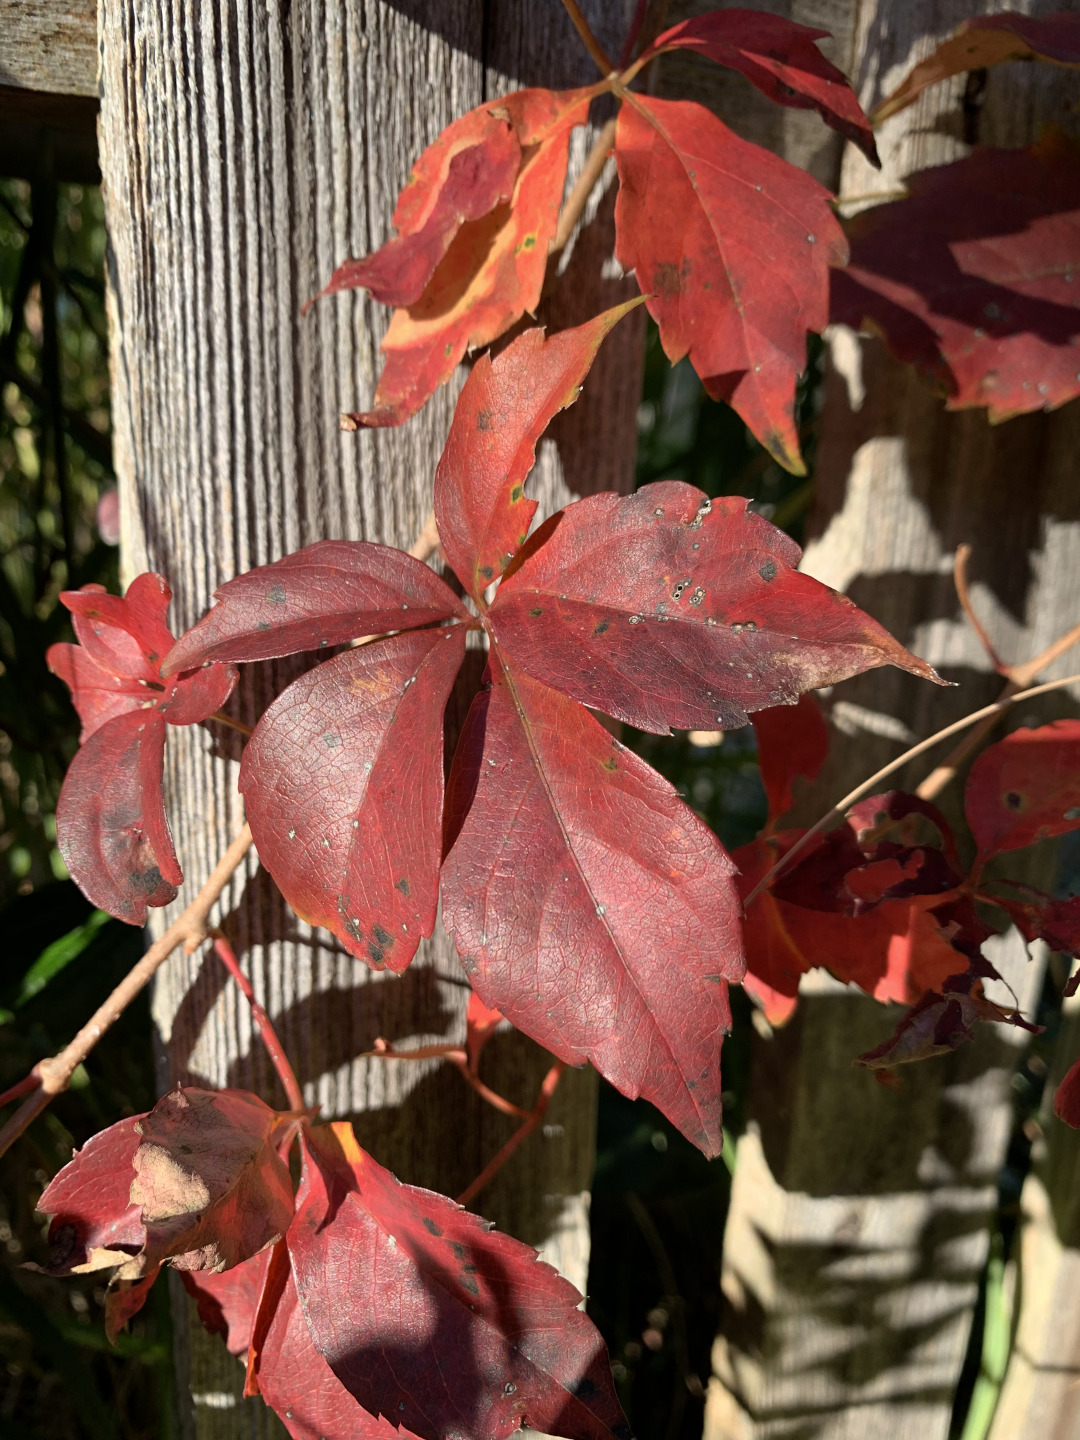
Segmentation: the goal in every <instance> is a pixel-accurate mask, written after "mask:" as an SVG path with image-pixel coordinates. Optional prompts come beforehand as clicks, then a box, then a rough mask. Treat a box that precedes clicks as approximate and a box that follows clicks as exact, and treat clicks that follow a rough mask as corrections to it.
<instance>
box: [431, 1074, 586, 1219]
mask: <svg viewBox="0 0 1080 1440" xmlns="http://www.w3.org/2000/svg"><path fill="white" fill-rule="evenodd" d="M565 1069H566V1066H565V1065H564V1064H563V1062H562V1061H561V1060H556V1062H555V1064H554V1065H552V1067H551V1069H550V1070H549V1071H548V1073H547V1074H546V1075H545V1076H544V1081H543V1084H542V1085H541V1086H540V1094H539V1095H538V1096H537V1097H536V1104H535V1105H534V1106H533V1108H532V1111H531V1112H530V1114H529V1116H528V1118H527V1119H526V1120H525V1121H524V1122H523V1123H522V1124H521V1125H519V1126H518V1128H517V1129H516V1130H515V1131H514V1133H513V1135H511V1136H510V1139H509V1140H507V1142H506V1144H505V1145H504V1146H503V1147H502V1149H501V1150H500V1151H499V1153H498V1154H497V1155H495V1156H494V1157H493V1158H492V1159H491V1160H489V1161H488V1163H487V1164H486V1165H485V1166H484V1168H483V1170H481V1171H480V1174H479V1175H478V1176H477V1177H476V1179H475V1180H474V1181H473V1182H472V1184H471V1185H467V1186H466V1187H465V1189H464V1190H463V1191H462V1192H461V1194H460V1195H459V1196H458V1197H457V1203H458V1204H459V1205H468V1204H469V1202H470V1201H471V1200H475V1198H476V1197H477V1195H479V1194H480V1191H481V1190H483V1188H484V1187H485V1185H487V1184H488V1182H489V1181H491V1180H492V1179H494V1177H495V1176H496V1175H497V1174H498V1173H499V1171H500V1170H501V1169H502V1167H503V1166H504V1165H505V1164H506V1162H507V1161H508V1160H509V1159H510V1156H511V1155H513V1153H514V1151H515V1150H516V1149H517V1148H518V1146H519V1145H520V1144H521V1142H522V1141H523V1140H525V1139H527V1138H528V1137H529V1136H530V1135H531V1134H532V1132H533V1131H534V1130H535V1129H536V1127H537V1126H538V1125H539V1124H540V1122H541V1120H543V1118H544V1116H545V1115H546V1114H547V1108H548V1106H549V1105H550V1104H551V1097H552V1096H553V1095H554V1094H555V1091H556V1090H557V1089H558V1087H559V1081H560V1080H561V1079H562V1074H563V1071H564V1070H565Z"/></svg>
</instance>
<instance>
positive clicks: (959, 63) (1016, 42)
mask: <svg viewBox="0 0 1080 1440" xmlns="http://www.w3.org/2000/svg"><path fill="white" fill-rule="evenodd" d="M1006 60H1048V61H1050V62H1051V63H1052V64H1054V65H1071V66H1078V65H1080V15H1075V14H1066V13H1061V14H1057V15H1038V16H1036V15H1023V14H1021V13H1020V12H1019V11H1017V10H1005V11H1002V12H1001V13H1000V14H999V15H980V16H978V17H977V18H975V19H971V20H965V21H963V23H962V24H961V25H960V27H959V29H958V30H957V31H956V33H955V35H951V36H950V37H949V39H948V40H944V41H943V42H942V43H941V44H940V45H939V46H938V47H937V49H936V50H935V51H934V52H933V53H932V54H931V55H928V56H927V57H926V59H925V60H920V61H919V63H918V64H917V65H916V66H915V67H914V69H913V70H911V71H910V72H909V73H908V74H907V75H906V76H905V77H904V79H903V80H902V81H901V82H900V84H899V85H898V86H897V87H896V89H895V90H894V91H893V92H892V94H891V95H888V96H886V98H885V99H884V100H883V101H882V102H881V104H880V105H879V106H878V107H877V109H876V110H875V111H874V114H873V116H872V117H871V118H872V119H873V122H874V124H875V125H880V124H881V122H882V121H883V120H888V119H889V117H890V116H892V115H896V114H898V113H899V112H900V111H901V110H905V109H906V108H907V107H908V106H909V105H911V104H913V102H914V101H915V100H917V99H918V97H919V96H920V95H921V94H922V92H923V91H924V90H925V89H927V87H928V86H930V85H936V84H937V83H938V82H939V81H941V80H947V79H948V78H949V76H950V75H960V74H963V72H964V71H966V70H985V69H986V68H987V67H988V66H990V65H1001V64H1002V63H1003V62H1004V61H1006Z"/></svg>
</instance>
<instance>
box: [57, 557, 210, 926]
mask: <svg viewBox="0 0 1080 1440" xmlns="http://www.w3.org/2000/svg"><path fill="white" fill-rule="evenodd" d="M60 598H61V600H62V601H63V603H64V604H65V605H66V606H67V608H68V609H69V610H70V611H71V614H72V624H73V626H74V629H75V635H76V639H77V640H78V642H79V643H78V644H77V645H68V644H59V645H53V646H52V647H51V648H50V649H49V652H48V656H47V659H48V664H49V668H50V669H51V670H52V671H53V672H54V673H55V674H57V675H59V676H60V678H61V679H62V680H63V681H64V682H65V683H66V684H67V685H68V687H69V688H70V690H71V697H72V701H73V702H74V705H75V708H76V710H77V711H78V712H79V717H80V719H81V720H82V734H81V737H80V738H81V741H82V748H81V749H80V750H79V751H78V752H77V754H76V755H75V758H74V760H73V761H72V763H71V765H70V767H69V769H68V772H67V775H66V776H65V779H64V785H63V788H62V790H61V793H60V801H59V804H58V805H57V810H56V833H57V844H58V846H59V849H60V853H61V855H62V856H63V858H64V863H65V864H66V865H67V868H68V871H69V873H70V874H71V877H72V879H73V880H74V881H75V882H76V884H77V885H78V886H79V888H80V889H81V890H82V892H83V893H84V894H85V895H86V896H87V897H88V898H89V899H90V900H92V901H93V902H94V904H95V905H97V906H98V907H99V908H100V909H102V910H107V911H108V912H109V914H110V915H114V916H116V918H117V919H119V920H126V921H128V922H129V923H130V924H133V925H142V924H145V922H146V912H147V906H149V905H167V904H168V903H169V902H170V901H171V900H173V899H175V897H176V893H177V890H176V887H177V886H178V885H179V884H180V883H181V881H182V880H183V875H182V873H181V870H180V866H179V864H178V863H177V859H176V852H175V850H174V849H173V843H172V836H171V834H170V832H169V822H168V818H167V817H166V814H165V797H164V792H163V789H162V774H163V768H164V753H165V721H168V722H169V723H170V724H173V725H190V724H194V723H195V722H196V721H199V720H204V719H205V718H206V717H207V716H208V715H212V714H213V713H214V711H215V710H218V709H220V708H221V706H222V705H223V704H224V703H225V701H226V700H227V699H228V697H229V695H230V693H231V692H232V689H233V686H234V685H235V684H236V671H235V670H234V669H233V668H232V667H231V666H228V665H212V666H209V667H207V668H206V669H200V670H196V671H193V672H191V673H187V674H176V675H174V676H173V678H171V679H169V680H166V679H164V678H163V676H162V674H161V662H162V659H163V657H164V655H165V653H166V651H167V650H169V649H170V648H171V646H172V643H173V637H172V635H171V634H170V633H169V629H168V626H167V625H166V623H165V616H166V614H167V613H168V608H169V601H170V600H171V598H172V592H171V591H170V589H169V587H168V585H167V584H166V583H165V581H164V579H163V578H162V577H161V576H160V575H155V574H146V575H139V576H136V578H135V579H134V580H133V581H132V582H131V584H130V586H129V587H128V590H127V594H126V595H124V596H123V598H121V597H120V596H117V595H108V594H106V592H105V591H104V589H103V588H102V587H101V586H100V585H87V586H84V587H83V589H81V590H68V591H64V592H63V593H62V594H61V596H60Z"/></svg>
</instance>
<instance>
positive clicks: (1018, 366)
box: [832, 134, 1080, 420]
mask: <svg viewBox="0 0 1080 1440" xmlns="http://www.w3.org/2000/svg"><path fill="white" fill-rule="evenodd" d="M908 184H909V191H910V197H909V198H908V199H906V200H898V201H896V202H894V203H893V204H889V205H879V206H877V207H875V208H874V209H873V210H868V211H866V212H864V213H863V214H862V215H860V216H858V217H857V218H856V219H855V220H854V221H853V222H852V225H851V236H852V258H851V264H850V266H849V267H848V269H847V270H846V271H845V272H844V273H843V274H842V275H835V276H834V277H833V299H832V318H833V320H834V321H841V322H843V323H844V324H846V325H851V326H853V327H854V328H856V329H857V328H859V327H861V326H866V325H869V326H870V327H871V328H872V329H873V330H874V331H875V332H876V333H878V334H881V335H882V336H883V337H884V338H885V340H886V343H887V344H888V346H889V348H890V349H891V350H892V351H893V353H894V354H895V355H897V356H898V357H899V358H900V359H901V360H906V361H909V362H910V363H912V364H914V365H915V366H917V368H918V369H919V371H920V372H921V373H922V374H923V376H924V377H925V378H926V379H927V380H928V381H929V382H930V383H931V384H933V385H934V386H936V387H937V388H938V389H940V390H942V391H944V393H945V394H946V396H947V404H948V408H949V409H950V410H960V409H966V408H969V407H971V406H976V405H979V406H986V408H987V410H988V412H989V415H990V419H991V420H1005V419H1008V418H1009V416H1011V415H1017V414H1021V413H1023V412H1025V411H1029V410H1043V409H1045V410H1052V409H1054V408H1055V407H1056V406H1058V405H1063V404H1064V403H1065V401H1067V400H1071V399H1072V397H1073V396H1074V395H1076V394H1080V380H1078V366H1077V362H1076V346H1077V345H1078V344H1080V310H1078V309H1077V305H1076V299H1075V295H1074V291H1075V289H1076V286H1075V284H1074V283H1073V275H1074V273H1075V272H1076V270H1077V268H1078V267H1077V257H1078V255H1080V151H1078V148H1077V145H1076V143H1075V142H1074V141H1072V140H1069V139H1067V138H1066V137H1065V136H1063V135H1061V134H1048V135H1047V136H1046V137H1045V138H1044V139H1043V140H1042V141H1040V142H1039V144H1038V145H1036V146H1034V147H1033V148H1032V149H1030V150H989V149H986V150H977V151H975V152H974V153H973V154H971V155H969V156H967V157H966V158H965V159H963V160H957V161H955V162H954V163H953V164H951V165H941V166H938V167H936V168H934V169H931V170H923V171H921V172H920V173H919V174H917V175H915V176H913V177H912V178H911V180H910V181H909V182H908Z"/></svg>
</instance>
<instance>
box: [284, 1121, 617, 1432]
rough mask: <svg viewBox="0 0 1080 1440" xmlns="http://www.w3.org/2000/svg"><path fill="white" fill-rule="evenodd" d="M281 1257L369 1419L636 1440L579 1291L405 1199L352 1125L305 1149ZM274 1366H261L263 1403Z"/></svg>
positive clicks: (434, 1198)
mask: <svg viewBox="0 0 1080 1440" xmlns="http://www.w3.org/2000/svg"><path fill="white" fill-rule="evenodd" d="M286 1243H287V1246H288V1250H289V1256H290V1259H291V1262H292V1275H293V1278H294V1280H295V1283H296V1289H297V1292H298V1294H299V1299H300V1306H301V1308H302V1311H303V1316H304V1319H305V1321H306V1323H307V1328H308V1330H309V1331H310V1334H311V1337H312V1339H313V1340H314V1343H315V1346H316V1348H317V1349H318V1350H319V1352H320V1353H321V1354H322V1356H323V1357H324V1358H325V1359H326V1361H327V1363H328V1364H329V1366H330V1368H331V1369H332V1370H333V1372H334V1374H335V1375H336V1376H337V1377H338V1379H339V1380H340V1381H341V1383H342V1385H344V1387H345V1388H346V1390H348V1392H349V1393H350V1394H351V1395H352V1396H354V1397H355V1399H356V1400H357V1401H358V1402H359V1403H360V1404H361V1405H362V1406H363V1407H364V1409H365V1410H367V1411H368V1412H369V1413H371V1414H372V1415H376V1416H382V1417H384V1418H385V1419H386V1420H387V1421H389V1422H390V1423H391V1424H392V1425H401V1426H405V1427H407V1428H408V1430H409V1431H411V1432H412V1433H414V1434H415V1435H418V1436H420V1437H421V1440H443V1437H445V1436H447V1435H454V1436H459V1437H462V1440H506V1437H508V1436H509V1435H511V1434H513V1432H514V1431H515V1430H517V1429H518V1428H519V1427H520V1426H521V1425H522V1424H523V1423H524V1424H526V1425H529V1426H530V1427H531V1428H532V1429H534V1430H542V1431H547V1432H548V1433H552V1434H556V1435H565V1436H569V1437H571V1440H610V1437H612V1436H614V1437H615V1440H628V1437H629V1431H628V1429H627V1427H626V1424H625V1421H624V1419H623V1416H622V1412H621V1410H620V1408H619V1403H618V1401H617V1399H616V1398H615V1391H614V1387H613V1384H612V1380H611V1372H610V1369H609V1366H608V1360H607V1354H606V1351H605V1349H604V1342H603V1341H602V1340H601V1338H600V1335H599V1334H598V1332H597V1331H596V1329H595V1327H594V1326H593V1324H592V1322H591V1321H590V1320H589V1319H587V1318H586V1316H585V1315H584V1314H583V1313H582V1312H581V1311H580V1310H579V1309H578V1308H577V1306H578V1304H579V1302H580V1299H581V1297H580V1295H579V1294H578V1292H577V1291H576V1290H575V1289H574V1287H573V1286H572V1285H571V1284H570V1283H569V1282H568V1281H566V1280H564V1279H563V1278H562V1277H561V1276H560V1275H559V1274H557V1272H556V1271H555V1270H553V1269H552V1268H551V1267H550V1266H548V1265H545V1264H544V1263H542V1262H541V1261H539V1260H538V1259H537V1256H536V1252H535V1251H534V1250H531V1249H530V1248H529V1247H528V1246H527V1245H522V1244H521V1243H520V1242H519V1241H517V1240H512V1239H510V1237H509V1236H506V1235H500V1234H497V1233H495V1232H494V1231H492V1230H491V1229H490V1228H489V1227H488V1225H487V1223H486V1222H485V1221H483V1220H481V1219H480V1218H479V1217H478V1216H475V1215H471V1214H469V1213H468V1212H467V1211H464V1210H462V1209H461V1208H460V1207H459V1206H457V1205H455V1204H454V1203H453V1202H452V1201H450V1200H447V1199H446V1198H445V1197H444V1196H441V1195H435V1194H432V1193H431V1192H430V1191H427V1190H419V1189H416V1188H414V1187H413V1186H408V1185H402V1184H401V1183H400V1182H399V1181H398V1180H396V1179H395V1178H394V1176H393V1175H391V1174H390V1173H389V1171H387V1170H384V1169H383V1168H382V1167H381V1166H380V1165H377V1164H376V1163H375V1161H374V1160H372V1159H371V1157H370V1156H369V1155H367V1154H365V1152H364V1151H363V1150H361V1149H360V1147H359V1145H357V1143H356V1139H355V1137H354V1135H353V1133H352V1128H351V1126H349V1125H346V1124H335V1125H333V1126H320V1127H317V1128H316V1129H314V1130H312V1131H309V1132H308V1133H307V1135H306V1136H305V1137H304V1170H303V1177H302V1180H301V1184H300V1189H299V1191H298V1193H297V1203H296V1217H295V1219H294V1221H293V1223H292V1225H291V1226H290V1228H289V1232H288V1235H287V1240H286ZM342 1296H348V1297H349V1298H350V1303H349V1304H346V1305H343V1304H342V1303H341V1297H342ZM266 1365H267V1357H266V1356H265V1355H264V1356H263V1357H262V1358H261V1359H260V1361H259V1362H258V1370H257V1373H258V1379H259V1385H260V1388H261V1389H263V1391H264V1393H265V1387H266V1383H267V1381H266ZM324 1433H325V1432H324ZM364 1433H366V1432H364Z"/></svg>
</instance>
